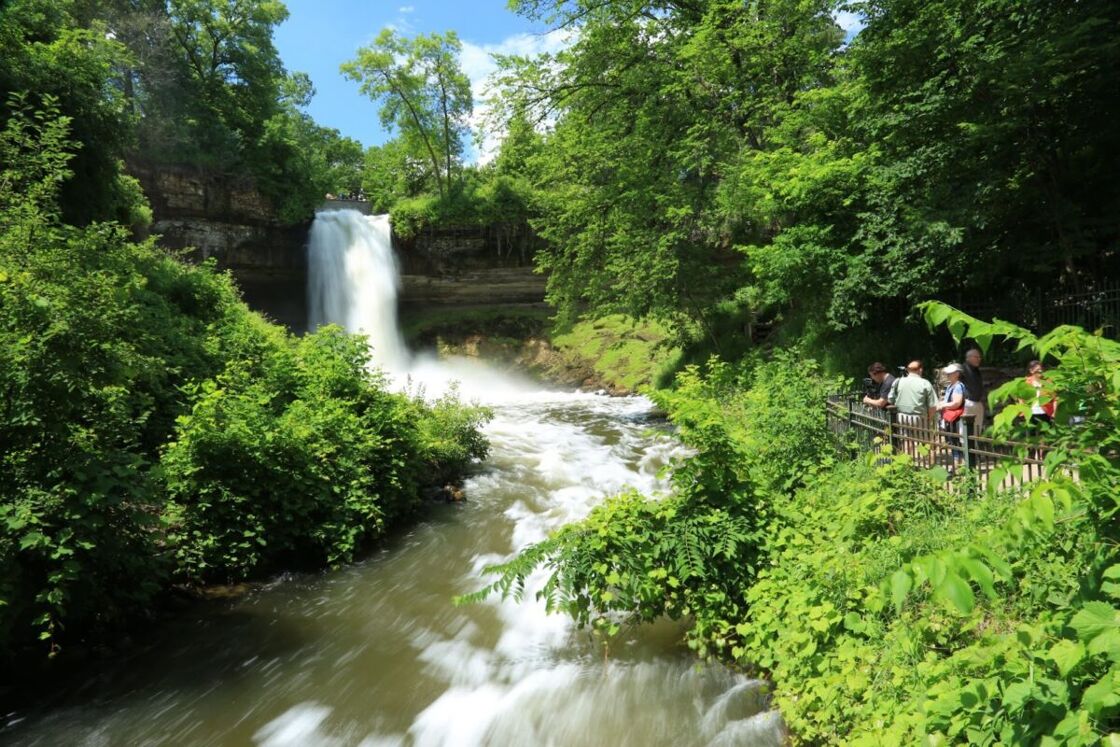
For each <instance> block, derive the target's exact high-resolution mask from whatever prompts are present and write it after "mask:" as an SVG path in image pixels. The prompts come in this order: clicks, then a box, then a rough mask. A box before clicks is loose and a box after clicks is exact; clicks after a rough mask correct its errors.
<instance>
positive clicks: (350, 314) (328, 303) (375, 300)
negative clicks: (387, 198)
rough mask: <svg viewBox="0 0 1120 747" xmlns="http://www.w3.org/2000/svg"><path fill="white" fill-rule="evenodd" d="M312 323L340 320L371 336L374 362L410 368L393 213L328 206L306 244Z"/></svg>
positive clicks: (314, 325)
mask: <svg viewBox="0 0 1120 747" xmlns="http://www.w3.org/2000/svg"><path fill="white" fill-rule="evenodd" d="M307 260H308V262H307V264H308V267H307V279H308V283H307V296H308V311H309V319H308V322H309V327H310V329H311V330H316V329H318V328H319V327H321V326H323V325H325V324H338V325H339V326H341V327H343V328H344V329H346V331H348V332H357V333H360V334H364V335H366V336H367V337H369V340H370V346H371V347H372V350H373V353H372V355H373V362H374V363H375V364H377V365H379V366H381V367H382V368H384V369H386V370H387V371H389V372H390V373H398V372H400V371H403V370H404V369H406V368H407V367H408V351H407V349H406V348H405V345H404V341H403V340H402V339H401V334H400V331H399V330H398V329H397V290H398V288H399V284H400V275H399V274H398V271H397V262H396V257H395V256H394V255H393V246H392V239H391V233H390V230H389V216H388V215H374V216H366V215H362V214H361V213H359V212H358V211H357V210H326V211H323V212H320V213H317V214H316V216H315V222H314V223H312V224H311V237H310V239H309V240H308V245H307Z"/></svg>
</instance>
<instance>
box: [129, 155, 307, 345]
mask: <svg viewBox="0 0 1120 747" xmlns="http://www.w3.org/2000/svg"><path fill="white" fill-rule="evenodd" d="M129 170H130V171H131V172H132V173H133V175H135V176H136V177H137V178H138V179H139V180H140V183H141V184H142V185H143V186H144V192H145V193H146V194H147V196H148V200H149V201H150V202H151V205H152V213H153V216H154V220H153V222H152V227H151V232H152V233H154V234H158V235H159V236H160V243H161V244H162V245H163V246H165V247H167V248H168V249H173V250H179V249H189V252H188V254H187V256H188V257H189V258H190V259H192V260H194V261H199V262H201V261H203V260H207V259H214V260H215V261H216V262H217V264H218V267H220V268H222V269H224V270H229V271H230V272H232V273H233V275H234V277H235V278H236V279H237V282H238V284H239V285H240V286H241V290H242V293H243V295H244V297H245V300H246V302H247V303H248V304H249V305H250V306H252V307H253V308H255V309H258V310H259V311H263V312H264V313H266V314H267V315H268V316H270V317H271V318H273V319H275V320H276V321H278V322H280V323H281V324H284V325H285V326H287V327H288V328H290V329H292V330H294V331H302V330H303V329H304V328H305V327H306V325H307V298H306V296H307V292H306V287H307V250H306V244H307V231H308V228H309V227H310V225H311V221H310V219H308V221H307V222H306V223H304V224H300V225H295V226H285V225H283V224H282V223H281V222H280V221H279V219H278V218H277V217H276V212H275V210H274V208H273V206H272V205H271V204H270V203H269V201H268V200H267V199H265V198H264V197H263V196H262V195H261V194H260V193H259V192H257V191H256V190H255V189H254V188H253V184H252V182H250V181H248V180H246V179H243V178H238V177H235V176H233V177H231V176H228V175H221V174H210V173H207V172H203V171H200V170H198V169H193V168H184V167H173V166H166V165H162V166H159V167H153V166H150V165H146V164H129Z"/></svg>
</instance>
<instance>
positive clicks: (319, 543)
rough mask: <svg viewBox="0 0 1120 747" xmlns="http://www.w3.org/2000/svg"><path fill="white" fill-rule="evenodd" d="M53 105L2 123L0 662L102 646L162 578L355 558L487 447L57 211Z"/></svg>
mask: <svg viewBox="0 0 1120 747" xmlns="http://www.w3.org/2000/svg"><path fill="white" fill-rule="evenodd" d="M67 125H68V120H67V118H65V117H60V116H58V112H57V111H49V110H48V111H47V112H45V113H42V114H36V113H32V112H30V111H28V110H22V111H19V112H17V114H15V115H13V116H12V117H11V118H10V119H9V120H8V122H7V126H6V127H5V129H4V130H3V132H0V444H2V445H3V447H2V449H0V658H7V657H8V656H9V655H11V654H12V653H13V652H15V651H16V650H17V649H20V648H25V647H27V646H28V645H32V642H34V641H39V642H40V643H38V644H36V645H38V646H41V650H42V652H43V653H47V652H48V651H55V650H57V649H58V647H59V646H61V645H65V644H68V643H71V642H75V641H80V640H94V639H103V638H106V637H108V636H109V635H111V634H112V633H114V632H115V631H116V630H117V629H119V628H120V627H121V626H122V625H123V624H125V623H128V622H130V621H135V620H137V619H138V618H142V617H143V615H144V614H145V612H146V611H147V610H148V609H149V608H150V606H151V605H152V604H153V603H154V600H155V599H156V598H157V596H158V595H159V594H160V593H161V591H162V590H164V589H166V588H168V586H169V585H171V584H172V583H188V584H197V583H208V582H231V581H236V580H240V579H246V578H254V577H260V576H262V575H264V574H269V573H272V572H275V571H277V570H280V569H289V568H314V567H321V566H324V565H333V564H337V563H343V562H346V561H348V560H351V559H352V558H354V557H355V555H356V554H357V553H358V552H360V551H361V550H362V549H363V548H364V547H367V546H368V545H369V544H370V543H371V542H373V541H375V540H376V539H377V538H379V537H381V536H382V535H383V534H384V533H385V530H386V528H387V527H388V526H390V525H392V524H393V523H394V522H399V521H401V520H402V519H404V518H405V517H407V516H408V515H410V514H412V513H413V512H415V511H416V509H417V508H418V507H419V506H420V504H421V500H420V496H421V494H422V488H423V486H424V485H425V484H427V483H429V482H431V481H439V482H442V481H444V480H448V479H453V478H454V476H455V475H457V474H460V473H461V472H462V471H463V470H464V469H465V468H466V467H467V465H468V464H469V463H470V462H471V461H472V460H475V459H477V458H480V457H482V456H483V455H484V454H485V452H486V448H487V445H486V442H485V440H484V439H483V437H482V436H481V435H480V433H479V430H478V426H479V425H480V424H481V423H482V422H483V420H484V419H485V417H486V413H485V411H483V410H480V409H477V408H472V407H465V406H463V405H461V404H460V403H458V402H457V401H456V400H455V399H454V398H448V399H444V400H441V401H438V402H435V403H425V402H423V401H420V400H417V399H414V398H412V397H410V396H407V395H406V394H401V393H397V392H393V391H390V390H389V389H388V388H387V386H386V382H385V381H384V380H383V379H382V377H381V376H380V375H379V374H377V373H376V372H373V371H371V370H370V368H369V367H368V363H369V349H368V347H367V345H366V343H365V341H364V340H363V339H361V338H357V337H353V336H350V335H347V334H345V333H343V332H341V331H340V330H339V329H337V328H327V329H324V330H321V331H319V332H318V333H316V334H313V335H308V336H306V337H304V338H302V339H300V338H294V337H292V336H290V335H288V334H287V333H285V332H284V331H283V330H282V329H281V328H280V327H277V326H275V325H272V324H269V323H267V322H266V321H264V320H263V319H262V318H261V317H260V316H258V315H257V314H255V313H252V312H251V311H249V309H248V308H247V307H246V306H245V304H244V303H242V301H241V300H240V298H239V295H238V292H237V289H236V288H235V287H234V286H233V284H232V282H231V281H230V279H229V277H228V276H226V275H222V274H219V273H217V272H216V271H215V270H214V268H213V266H203V267H192V266H189V265H186V264H184V263H182V262H179V261H177V260H176V259H174V258H172V257H169V256H168V255H166V254H165V253H164V252H163V251H161V250H159V249H158V248H157V247H156V246H155V245H154V243H152V242H150V241H149V242H145V243H139V244H138V243H134V242H132V241H131V240H130V239H129V236H128V231H127V230H126V229H125V228H123V227H122V226H119V225H117V224H113V223H94V224H91V225H89V226H87V227H76V226H72V225H68V224H66V223H64V222H62V219H61V217H60V211H59V207H58V189H59V185H60V184H62V183H63V182H64V181H65V180H66V179H67V177H68V176H69V172H68V170H67V166H66V164H67V161H68V160H69V158H70V153H71V151H72V147H71V146H70V143H69V142H68V135H67Z"/></svg>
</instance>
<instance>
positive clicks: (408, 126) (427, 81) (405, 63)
mask: <svg viewBox="0 0 1120 747" xmlns="http://www.w3.org/2000/svg"><path fill="white" fill-rule="evenodd" d="M461 49H462V44H461V43H460V42H459V37H458V36H457V35H456V34H455V32H453V31H449V32H447V33H446V34H428V35H424V34H421V35H418V36H416V37H415V38H414V39H406V38H404V37H402V36H400V35H398V34H396V33H395V32H394V31H393V30H392V29H385V30H383V31H382V32H381V33H380V34H379V35H378V37H377V39H376V40H375V41H374V42H373V44H371V45H369V46H368V47H363V48H361V49H359V50H358V56H357V57H356V58H355V59H353V60H351V61H350V62H348V63H346V64H344V65H343V66H342V72H343V73H344V74H345V75H346V77H348V78H350V79H351V80H355V81H358V82H359V83H360V84H361V91H362V93H364V94H366V95H367V96H369V97H370V98H371V99H373V100H374V101H379V102H380V104H381V110H380V116H381V122H382V124H383V125H385V126H386V127H392V128H395V129H396V130H397V131H398V132H399V133H400V137H401V139H402V141H403V142H404V143H405V144H406V146H408V148H409V149H410V150H411V151H412V152H414V153H417V154H422V157H423V158H424V160H426V161H427V163H428V164H429V165H430V170H431V175H432V177H433V179H434V180H435V182H436V185H437V187H438V189H439V193H440V195H441V196H446V195H447V194H448V193H449V192H450V189H451V182H452V176H453V172H454V168H455V165H456V163H457V161H458V159H459V157H460V156H461V155H462V151H463V140H464V136H465V135H467V134H468V123H467V119H468V117H469V116H470V113H471V108H472V105H473V101H472V97H471V86H470V81H469V80H468V79H467V76H466V75H464V74H463V71H462V69H461V68H460V66H459V51H460V50H461Z"/></svg>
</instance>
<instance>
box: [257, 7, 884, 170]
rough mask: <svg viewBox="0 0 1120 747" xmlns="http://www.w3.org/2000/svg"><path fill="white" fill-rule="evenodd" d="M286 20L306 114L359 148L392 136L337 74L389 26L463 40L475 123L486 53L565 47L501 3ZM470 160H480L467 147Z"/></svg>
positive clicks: (331, 12) (286, 45)
mask: <svg viewBox="0 0 1120 747" xmlns="http://www.w3.org/2000/svg"><path fill="white" fill-rule="evenodd" d="M286 5H287V6H288V13H289V16H288V20H287V21H285V22H284V23H283V24H282V25H281V26H280V27H279V28H278V29H276V33H275V37H274V39H275V43H276V47H277V49H278V50H279V52H280V58H281V59H282V60H283V61H284V66H285V67H286V68H287V69H288V70H292V71H301V72H305V73H307V74H308V75H310V76H311V81H312V82H313V83H314V84H315V90H316V94H315V98H314V99H312V101H311V105H310V107H308V111H309V112H310V114H311V116H313V117H314V118H315V121H316V122H318V123H319V124H321V125H324V126H326V127H334V128H336V129H338V130H339V131H341V132H342V134H343V135H347V136H349V137H352V138H354V139H355V140H358V141H360V142H361V143H362V144H363V145H366V146H369V145H380V144H381V143H383V142H385V141H386V140H387V139H388V138H389V137H390V135H389V133H387V132H385V131H384V130H382V129H381V126H380V123H379V122H378V118H377V107H376V105H375V104H374V103H373V102H372V101H370V100H369V99H368V98H366V97H364V96H362V95H361V94H360V93H359V92H358V84H357V83H354V82H352V81H349V80H346V79H344V78H343V77H342V75H341V74H339V72H338V68H339V65H341V64H342V63H343V62H346V61H348V60H350V59H352V58H353V57H354V54H355V52H356V51H357V49H358V48H359V47H361V46H364V45H366V44H369V43H370V42H371V41H373V39H374V38H375V37H376V36H377V35H378V34H379V33H380V32H381V29H383V28H385V27H386V26H393V27H394V28H396V29H397V30H398V31H399V32H400V33H402V34H404V35H406V36H412V35H414V34H417V33H431V32H433V31H438V32H444V31H450V30H454V31H455V32H457V33H458V34H459V38H460V39H461V40H462V42H463V53H462V56H461V58H460V62H461V64H462V66H463V72H465V73H466V74H467V77H469V78H470V79H471V83H472V87H473V89H474V93H475V117H474V118H475V120H476V121H477V120H480V119H481V118H482V117H483V115H484V114H485V112H484V111H483V107H480V106H479V102H480V100H481V98H482V94H483V88H484V84H485V80H486V77H487V76H488V75H489V74H490V73H491V72H492V71H493V70H494V65H493V63H492V61H491V60H490V53H492V52H499V53H503V54H512V53H516V54H533V53H537V52H545V51H556V50H557V49H559V48H560V47H561V46H563V44H564V39H565V38H566V37H565V35H564V33H563V32H551V33H549V32H548V29H547V28H545V27H543V26H541V25H537V24H533V23H530V22H529V21H528V20H527V19H525V18H523V17H521V16H518V15H515V14H513V13H511V12H510V11H509V10H507V9H506V0H396V1H395V2H389V1H387V0H286ZM836 20H837V23H839V24H840V26H842V27H843V28H844V30H845V31H846V32H847V33H848V38H849V40H850V39H851V37H852V36H854V35H855V34H856V33H858V32H859V30H860V28H862V25H863V24H862V23H861V21H860V19H859V17H858V16H856V15H854V14H852V13H848V12H840V13H837V15H836ZM496 146H497V143H496V140H495V137H494V136H493V135H490V136H488V137H487V138H486V139H485V140H484V143H483V146H482V150H483V151H484V154H483V160H485V158H486V155H487V154H488V153H493V151H494V149H495V148H496ZM469 148H470V152H469V153H468V157H469V158H470V159H471V160H473V159H474V158H477V157H478V156H479V152H478V149H476V148H474V147H473V146H469Z"/></svg>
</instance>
